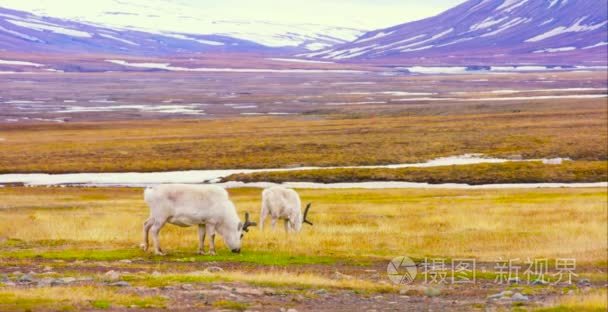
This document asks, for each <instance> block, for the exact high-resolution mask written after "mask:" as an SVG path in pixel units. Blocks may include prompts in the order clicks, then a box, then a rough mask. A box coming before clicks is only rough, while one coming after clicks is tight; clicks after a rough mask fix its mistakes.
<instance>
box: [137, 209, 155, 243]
mask: <svg viewBox="0 0 608 312" xmlns="http://www.w3.org/2000/svg"><path fill="white" fill-rule="evenodd" d="M152 224H154V219H152V218H151V217H150V218H148V220H146V221H145V222H144V240H143V242H142V243H141V245H139V246H140V247H141V249H143V250H144V251H148V232H150V228H151V227H152Z"/></svg>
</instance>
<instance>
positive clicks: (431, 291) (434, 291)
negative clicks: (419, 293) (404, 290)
mask: <svg viewBox="0 0 608 312" xmlns="http://www.w3.org/2000/svg"><path fill="white" fill-rule="evenodd" d="M424 294H425V295H426V296H427V297H437V296H439V295H441V289H439V288H435V287H427V288H425V289H424Z"/></svg>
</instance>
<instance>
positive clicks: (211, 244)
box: [205, 224, 215, 256]
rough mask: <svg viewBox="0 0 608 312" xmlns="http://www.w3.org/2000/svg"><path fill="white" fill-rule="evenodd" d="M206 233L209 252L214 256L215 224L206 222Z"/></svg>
mask: <svg viewBox="0 0 608 312" xmlns="http://www.w3.org/2000/svg"><path fill="white" fill-rule="evenodd" d="M205 228H206V232H207V235H209V238H210V240H209V254H210V255H212V256H215V226H214V225H211V224H207V225H206V226H205Z"/></svg>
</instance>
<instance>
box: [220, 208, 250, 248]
mask: <svg viewBox="0 0 608 312" xmlns="http://www.w3.org/2000/svg"><path fill="white" fill-rule="evenodd" d="M255 225H257V223H255V222H251V221H249V213H248V212H245V223H242V222H239V223H238V225H237V227H236V229H234V228H232V230H231V231H230V232H229V234H228V235H223V236H224V240H225V242H226V245H228V247H229V248H230V250H231V251H232V252H234V253H239V252H241V242H242V240H243V236H244V235H245V232H249V227H250V226H255ZM235 230H236V231H235Z"/></svg>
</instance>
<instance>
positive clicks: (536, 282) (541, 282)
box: [532, 280, 549, 286]
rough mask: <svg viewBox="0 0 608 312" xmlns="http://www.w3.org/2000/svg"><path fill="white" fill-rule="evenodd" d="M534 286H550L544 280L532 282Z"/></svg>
mask: <svg viewBox="0 0 608 312" xmlns="http://www.w3.org/2000/svg"><path fill="white" fill-rule="evenodd" d="M532 285H541V286H546V285H549V282H547V281H543V280H535V281H533V282H532Z"/></svg>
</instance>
